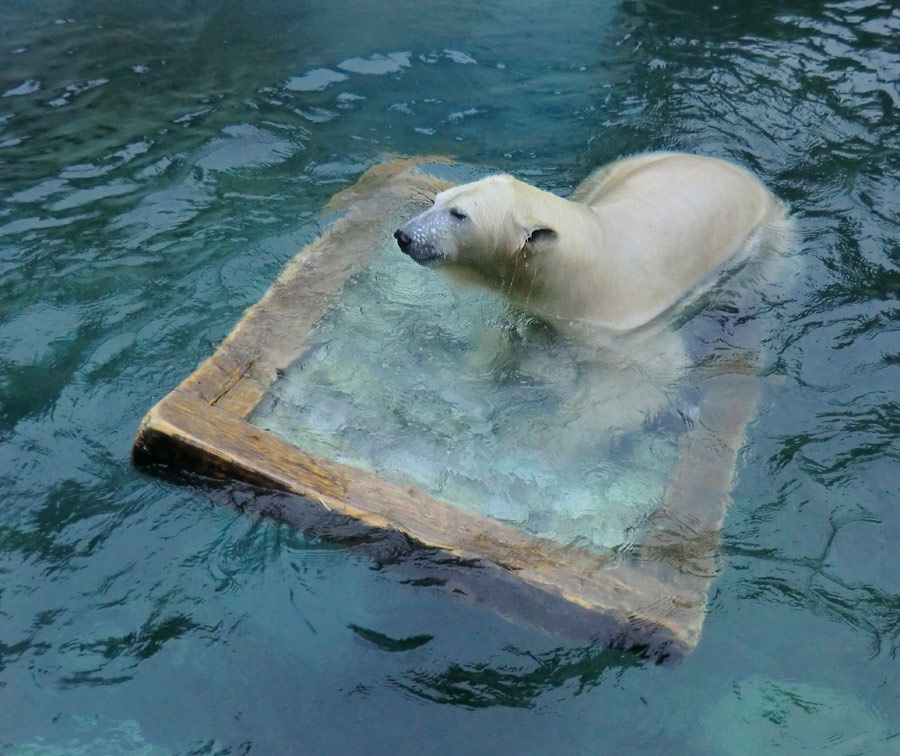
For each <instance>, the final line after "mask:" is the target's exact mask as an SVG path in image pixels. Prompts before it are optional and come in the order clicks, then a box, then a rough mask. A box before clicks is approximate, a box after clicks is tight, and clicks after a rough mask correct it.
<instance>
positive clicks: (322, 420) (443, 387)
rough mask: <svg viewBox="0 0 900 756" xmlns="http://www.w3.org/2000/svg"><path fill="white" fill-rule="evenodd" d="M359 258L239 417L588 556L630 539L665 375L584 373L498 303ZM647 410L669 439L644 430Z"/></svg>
mask: <svg viewBox="0 0 900 756" xmlns="http://www.w3.org/2000/svg"><path fill="white" fill-rule="evenodd" d="M390 241H393V240H390ZM372 257H373V260H372V263H371V264H370V265H369V267H368V269H367V270H366V271H365V272H364V273H363V274H361V275H360V276H358V277H357V278H356V279H355V280H352V281H351V282H349V283H348V285H347V286H346V287H345V288H344V290H343V291H342V292H341V294H340V296H339V297H338V301H337V302H336V303H335V305H334V307H333V309H332V310H331V311H330V312H329V313H328V314H327V315H326V317H325V318H324V319H323V321H322V322H321V323H320V324H319V325H318V326H317V327H316V328H315V329H314V331H313V334H312V337H311V339H310V343H309V349H308V351H307V352H306V353H305V354H304V356H303V357H302V358H301V359H300V360H298V361H297V362H296V363H295V364H294V365H293V366H291V367H290V368H289V369H288V370H287V371H286V373H285V375H284V376H283V377H282V378H281V379H280V380H277V381H276V382H275V383H274V384H273V385H272V387H271V389H270V390H269V392H268V394H267V396H266V397H265V398H264V399H263V401H262V402H261V403H260V405H259V406H258V407H257V408H256V410H255V412H254V414H253V416H252V417H251V419H250V421H251V422H252V423H253V424H254V425H257V426H259V427H261V428H264V429H266V430H268V431H271V432H273V433H275V434H277V435H279V436H281V437H283V438H286V439H287V440H289V441H291V443H294V444H296V445H297V446H299V447H300V448H302V449H306V450H308V451H311V452H314V453H317V454H322V455H325V456H327V457H329V458H331V459H336V460H338V461H340V462H345V463H347V464H351V465H355V466H357V467H361V468H364V469H370V470H373V471H375V472H376V473H377V474H378V475H380V476H382V477H384V478H386V479H389V480H392V481H394V482H396V483H400V484H404V485H409V484H412V485H415V486H417V487H418V488H420V489H421V490H423V491H426V492H427V493H429V494H431V495H432V496H437V497H440V498H442V499H444V500H446V501H449V502H451V503H453V504H456V505H457V506H460V507H463V508H465V509H467V510H469V511H472V512H475V513H476V514H479V515H482V516H484V517H493V518H496V519H500V520H502V521H505V522H508V523H511V524H514V525H516V526H518V527H521V528H523V529H524V530H526V531H528V532H530V533H532V534H533V535H537V536H541V537H546V538H552V539H554V540H556V541H558V542H561V543H563V544H579V545H582V546H586V547H589V548H594V549H597V550H599V551H601V552H606V551H608V550H609V549H611V548H614V547H622V548H624V549H625V550H627V547H628V546H629V545H630V544H633V543H634V542H636V541H640V540H642V533H643V525H644V523H645V522H646V520H647V518H648V517H649V516H650V515H651V514H652V513H653V512H654V511H655V510H656V509H657V508H659V507H660V506H661V505H662V503H663V498H664V495H665V489H666V485H667V481H668V478H669V476H670V475H671V474H672V470H673V468H674V463H675V459H676V455H677V437H678V433H677V431H678V430H679V428H680V430H681V431H683V430H684V428H685V425H684V421H682V420H681V417H680V416H679V415H678V410H679V409H680V405H683V406H684V407H685V408H687V407H688V404H689V403H690V402H689V400H688V399H685V398H684V397H683V396H682V395H681V392H679V390H678V386H677V381H676V380H674V379H673V377H672V376H673V375H676V372H675V371H672V370H671V367H670V366H667V367H669V371H670V375H669V383H670V384H672V385H671V386H668V385H666V384H665V383H663V384H662V385H659V383H662V382H661V381H657V382H654V381H651V380H650V379H649V378H648V377H646V375H645V374H646V373H647V372H648V371H647V370H646V368H647V366H646V365H643V364H642V365H639V366H635V365H630V364H627V363H626V362H625V361H624V360H623V359H622V357H621V355H618V356H619V361H618V362H615V361H613V359H612V358H613V357H615V356H617V355H616V352H614V351H613V350H612V349H609V350H608V352H609V354H608V355H607V361H606V362H604V363H602V364H600V365H598V359H597V348H596V347H595V346H593V345H590V346H586V347H585V346H579V345H578V344H577V343H576V342H575V341H573V340H571V339H566V338H564V337H563V336H561V335H560V334H557V333H555V332H553V331H552V329H551V328H549V327H548V326H547V325H546V324H541V323H539V322H537V321H536V320H535V319H534V318H531V317H528V316H527V315H525V314H523V313H521V312H517V311H516V310H515V309H514V308H511V307H510V306H509V304H508V302H507V300H506V299H505V298H504V297H503V296H500V295H497V294H495V293H493V292H487V291H483V290H475V289H472V288H465V287H464V288H462V289H456V288H454V287H452V286H451V285H450V284H449V283H448V282H447V280H446V279H445V278H444V277H443V276H440V275H439V274H437V273H436V272H435V271H434V270H431V269H428V268H425V267H423V266H420V265H418V264H417V263H415V262H413V261H412V260H410V259H409V258H407V257H405V256H404V255H402V254H401V252H400V250H399V249H397V247H396V245H394V244H391V245H388V244H387V242H385V243H384V244H383V245H381V246H380V248H378V249H376V250H373V251H372ZM667 336H668V335H667ZM677 338H679V337H675V339H677ZM660 340H662V337H661V336H658V337H657V341H660ZM667 341H668V342H671V343H672V344H673V345H674V346H676V347H680V346H681V345H680V342H679V341H676V340H674V339H672V338H671V337H668V338H667ZM651 343H653V342H652V341H651ZM642 348H643V347H642ZM646 348H648V349H652V348H653V347H652V346H649V347H646ZM680 351H681V350H680V349H679V353H680ZM656 372H657V373H658V372H660V371H659V370H657V371H656ZM667 388H668V389H670V393H671V395H672V398H671V401H667V399H666V394H665V389H667ZM642 401H643V402H644V405H641V402H642ZM645 405H647V406H650V407H652V408H653V411H657V412H658V413H659V416H660V417H664V416H665V415H666V413H669V414H670V415H671V418H669V419H670V425H671V426H672V432H669V433H664V432H661V431H660V430H659V429H648V428H646V427H645V423H646V421H647V420H648V416H649V414H650V413H649V412H646V411H643V412H642V411H637V410H636V409H635V408H636V407H643V406H645ZM650 419H652V418H650ZM657 425H660V426H661V425H662V420H660V422H659V423H657ZM598 427H599V428H603V432H602V433H598V432H597V428H598Z"/></svg>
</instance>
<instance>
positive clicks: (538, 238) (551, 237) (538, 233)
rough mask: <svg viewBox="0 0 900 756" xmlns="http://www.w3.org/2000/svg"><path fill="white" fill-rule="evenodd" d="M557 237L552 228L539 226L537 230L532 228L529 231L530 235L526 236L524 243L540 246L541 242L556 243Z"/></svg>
mask: <svg viewBox="0 0 900 756" xmlns="http://www.w3.org/2000/svg"><path fill="white" fill-rule="evenodd" d="M557 236H558V234H557V233H556V231H554V230H553V229H552V228H547V227H546V226H539V227H538V228H533V229H532V230H531V233H530V234H528V238H527V239H526V240H525V243H526V244H540V243H541V242H550V241H556V237H557Z"/></svg>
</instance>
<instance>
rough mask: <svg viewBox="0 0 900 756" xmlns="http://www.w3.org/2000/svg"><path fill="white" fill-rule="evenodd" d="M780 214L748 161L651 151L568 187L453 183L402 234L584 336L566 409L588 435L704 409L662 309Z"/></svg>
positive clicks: (772, 241)
mask: <svg viewBox="0 0 900 756" xmlns="http://www.w3.org/2000/svg"><path fill="white" fill-rule="evenodd" d="M786 218H787V214H786V208H785V206H784V205H783V204H782V203H781V202H780V201H779V200H778V199H777V198H776V197H775V196H774V195H773V194H772V193H771V192H770V191H769V190H768V189H767V188H766V187H765V186H764V185H763V184H762V183H761V182H760V181H759V180H758V179H757V178H755V177H754V176H753V175H752V174H750V173H749V172H748V171H746V170H744V169H742V168H740V167H738V166H736V165H733V164H731V163H728V162H725V161H723V160H717V159H713V158H708V157H700V156H696V155H689V154H683V153H674V152H655V153H645V154H642V155H638V156H634V157H630V158H625V159H623V160H619V161H617V162H614V163H612V164H610V165H608V166H606V167H603V168H601V169H599V170H597V171H596V172H594V173H593V174H592V175H591V176H589V177H588V178H587V179H586V180H585V181H584V182H583V183H582V184H581V185H580V186H578V187H577V188H576V190H575V191H574V193H573V194H572V196H571V197H570V198H569V199H563V198H561V197H558V196H556V195H554V194H551V193H549V192H546V191H542V190H540V189H537V188H535V187H532V186H530V185H528V184H525V183H523V182H521V181H518V180H516V179H514V178H513V177H511V176H508V175H499V176H490V177H488V178H484V179H482V180H480V181H475V182H473V183H469V184H463V185H461V186H456V187H453V188H451V189H448V190H446V191H443V192H440V193H439V194H438V195H437V196H436V197H435V201H434V205H433V207H431V208H430V209H428V210H426V211H424V212H423V213H421V214H420V215H418V216H416V217H415V218H413V219H412V220H410V221H408V222H407V223H405V224H404V225H403V226H401V227H400V228H399V229H398V230H397V231H396V232H395V234H394V237H395V238H396V240H397V244H398V245H399V247H400V249H401V250H402V251H403V252H405V253H406V254H407V255H409V256H410V257H411V258H412V259H413V260H416V261H417V262H419V263H422V264H427V265H434V266H438V267H441V268H442V269H444V270H445V271H446V272H448V273H451V274H453V273H455V274H457V275H456V276H453V277H460V276H462V277H463V278H467V279H474V280H475V281H476V282H480V283H482V284H485V285H487V286H488V287H489V288H492V289H494V290H497V291H499V292H501V293H503V294H506V295H507V296H509V297H510V298H511V299H513V300H517V301H518V302H519V303H521V304H522V305H524V306H525V308H526V309H527V310H530V311H531V312H533V313H534V314H536V315H538V316H539V317H541V318H542V319H543V320H545V321H549V322H550V324H551V325H555V326H557V328H558V329H559V330H561V331H563V332H564V334H566V335H572V334H573V333H574V335H575V337H576V338H575V341H576V342H578V343H579V344H580V346H581V347H584V346H585V345H587V347H588V348H587V349H585V351H584V353H585V354H586V355H587V356H586V357H585V359H584V364H585V365H586V366H587V367H586V369H585V370H584V380H583V382H582V383H583V386H584V389H583V391H582V395H581V397H580V398H579V399H578V400H577V401H575V402H573V403H572V404H571V406H570V407H569V408H568V412H567V414H568V416H569V417H570V418H572V419H573V420H572V426H570V427H573V426H576V425H577V426H581V427H582V428H583V430H584V433H582V434H581V438H582V439H584V438H588V437H590V435H591V434H594V435H596V430H597V428H600V427H603V428H605V429H607V430H609V431H612V432H615V431H616V430H624V431H628V430H633V429H635V428H638V427H640V426H641V423H642V422H643V423H646V422H647V420H648V419H650V418H653V417H654V416H658V415H660V414H665V413H667V412H669V411H670V410H674V409H676V408H677V409H678V412H679V413H680V414H681V415H682V416H684V415H685V414H693V413H694V412H695V411H696V408H687V407H684V398H683V395H682V389H683V388H684V386H682V385H681V384H680V381H681V380H682V378H683V377H684V376H685V375H686V374H687V371H688V368H689V367H690V365H691V363H692V360H691V358H690V357H689V355H688V350H687V348H686V345H685V343H684V340H683V339H682V337H681V334H680V333H678V332H676V330H674V329H673V328H672V327H670V326H671V321H672V318H668V317H661V316H663V314H664V313H667V312H672V311H675V310H676V306H677V305H679V304H682V303H684V302H686V301H688V300H689V299H691V298H692V297H693V296H696V295H698V294H699V293H700V292H702V291H704V290H706V288H708V287H710V286H712V285H713V284H715V283H716V280H717V278H718V273H719V272H720V271H722V270H724V269H727V268H730V267H734V266H736V265H737V263H738V262H739V261H742V260H744V259H747V258H748V257H749V256H750V255H752V254H753V253H754V252H755V251H756V250H757V249H759V248H761V247H773V248H779V249H780V247H782V246H783V245H784V242H785V241H786V239H787V238H788V235H787V228H788V226H787V221H786ZM574 443H575V444H576V445H577V444H580V443H582V441H580V440H579V441H575V442H574Z"/></svg>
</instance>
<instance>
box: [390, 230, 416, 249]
mask: <svg viewBox="0 0 900 756" xmlns="http://www.w3.org/2000/svg"><path fill="white" fill-rule="evenodd" d="M394 238H395V239H396V240H397V246H398V247H400V249H402V250H403V251H404V252H406V250H408V249H409V245H410V244H412V239H411V238H410V237H409V235H408V234H406V233H404V232H403V231H402V230H401V229H399V228H398V229H397V230H396V231H394Z"/></svg>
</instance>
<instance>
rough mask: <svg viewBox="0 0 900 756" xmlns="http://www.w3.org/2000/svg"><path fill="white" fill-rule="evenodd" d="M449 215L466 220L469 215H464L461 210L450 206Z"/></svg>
mask: <svg viewBox="0 0 900 756" xmlns="http://www.w3.org/2000/svg"><path fill="white" fill-rule="evenodd" d="M450 215H452V216H453V217H454V218H456V220H461V221H464V220H468V219H469V216H468V215H466V214H465V213H464V212H463V211H462V210H460V209H459V208H458V207H451V208H450Z"/></svg>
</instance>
